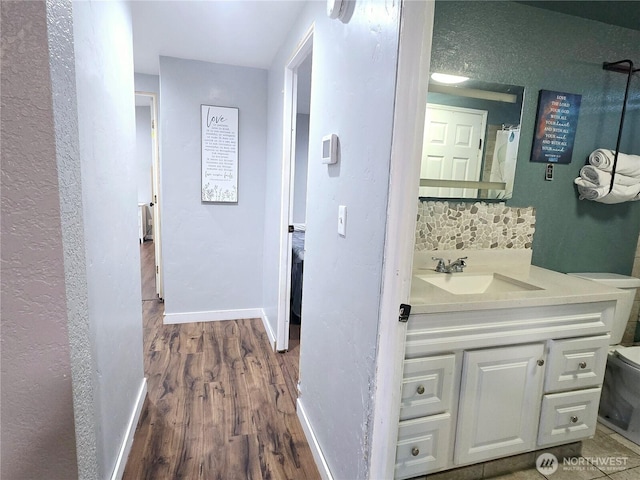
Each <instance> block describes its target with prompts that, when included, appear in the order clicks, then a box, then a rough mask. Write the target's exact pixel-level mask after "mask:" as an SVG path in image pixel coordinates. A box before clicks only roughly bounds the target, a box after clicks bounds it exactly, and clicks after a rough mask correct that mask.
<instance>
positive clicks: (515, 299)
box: [410, 264, 622, 314]
mask: <svg viewBox="0 0 640 480" xmlns="http://www.w3.org/2000/svg"><path fill="white" fill-rule="evenodd" d="M488 273H498V274H501V275H504V276H506V277H509V278H512V279H514V280H517V281H520V282H524V283H526V284H529V285H532V286H534V287H537V288H539V290H524V291H514V292H495V293H480V294H464V295H456V294H453V293H449V292H447V291H446V290H443V289H440V288H438V287H436V286H434V285H431V284H430V283H428V282H426V281H424V280H421V279H420V278H418V277H416V275H438V276H442V275H474V274H476V275H477V274H488ZM413 275H414V276H413V278H412V282H411V296H410V303H411V306H412V309H411V314H424V313H443V312H455V311H469V310H489V309H501V308H520V307H537V306H547V305H567V304H574V303H587V302H606V301H616V300H618V298H620V296H621V294H622V291H621V290H618V289H616V288H610V287H607V286H605V285H602V284H599V283H596V282H592V281H589V280H584V279H582V278H577V277H572V276H569V275H565V274H563V273H558V272H554V271H552V270H547V269H544V268H540V267H536V266H533V265H528V264H527V265H525V264H512V265H500V266H497V267H496V266H486V265H469V266H467V267H466V268H465V270H464V272H462V273H450V274H447V273H438V272H436V271H434V270H433V268H430V269H427V268H414V271H413Z"/></svg>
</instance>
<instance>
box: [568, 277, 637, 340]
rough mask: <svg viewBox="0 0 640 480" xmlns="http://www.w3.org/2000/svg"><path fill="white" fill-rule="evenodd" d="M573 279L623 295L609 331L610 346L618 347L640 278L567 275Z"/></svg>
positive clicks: (617, 305)
mask: <svg viewBox="0 0 640 480" xmlns="http://www.w3.org/2000/svg"><path fill="white" fill-rule="evenodd" d="M568 275H572V276H574V277H580V278H584V279H586V280H592V281H594V282H598V283H602V284H603V285H607V286H609V287H614V288H619V289H620V290H623V291H624V292H625V293H624V295H623V296H622V297H621V299H620V300H619V301H618V303H617V304H616V313H615V317H614V320H613V328H612V331H611V345H618V344H619V343H620V342H621V341H622V336H623V335H624V330H625V328H626V327H627V322H628V321H629V315H631V309H632V308H633V300H634V299H635V297H636V290H637V289H638V288H640V278H635V277H629V276H627V275H619V274H617V273H582V272H581V273H569V274H568Z"/></svg>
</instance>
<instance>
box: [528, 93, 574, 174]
mask: <svg viewBox="0 0 640 480" xmlns="http://www.w3.org/2000/svg"><path fill="white" fill-rule="evenodd" d="M581 100H582V95H576V94H571V93H561V92H552V91H549V90H540V97H539V98H538V116H537V118H536V131H535V137H534V139H533V149H532V150H531V161H532V162H544V163H571V156H572V155H573V143H574V142H575V138H576V130H577V128H578V116H579V114H580V101H581Z"/></svg>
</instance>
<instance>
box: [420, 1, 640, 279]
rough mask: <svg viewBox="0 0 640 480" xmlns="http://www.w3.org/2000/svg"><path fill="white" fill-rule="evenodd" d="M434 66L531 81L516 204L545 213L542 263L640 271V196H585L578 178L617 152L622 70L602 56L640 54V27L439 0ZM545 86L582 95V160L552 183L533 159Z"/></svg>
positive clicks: (635, 104)
mask: <svg viewBox="0 0 640 480" xmlns="http://www.w3.org/2000/svg"><path fill="white" fill-rule="evenodd" d="M434 28H435V32H434V40H433V52H432V65H431V68H432V70H433V71H448V72H451V73H464V74H467V75H468V76H470V77H472V78H477V79H480V80H485V81H495V82H502V83H510V84H515V85H523V86H524V87H525V102H524V113H523V121H522V130H521V132H522V133H521V137H520V138H521V140H520V142H521V143H520V153H519V155H518V168H517V172H516V178H515V188H514V195H513V198H512V200H509V201H508V202H507V204H508V205H510V206H533V207H535V209H536V236H535V240H534V244H533V263H534V264H536V265H540V266H542V267H547V268H551V269H554V270H559V271H562V272H571V271H574V272H575V271H611V272H616V273H622V274H629V273H630V272H631V268H632V264H633V258H634V255H635V249H636V241H637V238H638V232H639V231H640V202H635V203H634V204H631V203H625V204H619V205H603V204H599V203H596V202H589V201H585V200H583V201H578V197H577V194H576V191H575V187H574V185H573V179H574V178H575V177H577V176H578V171H579V170H580V167H581V166H582V165H584V162H585V159H586V157H587V155H588V154H589V153H590V152H591V151H593V150H594V149H595V148H599V147H605V148H615V141H616V137H617V131H618V125H619V120H620V117H619V115H620V110H621V107H622V96H623V93H624V82H625V80H626V78H625V77H624V76H623V75H620V74H615V73H610V72H605V71H603V70H602V62H604V61H615V60H621V59H623V58H632V59H635V58H637V55H638V44H640V32H638V31H635V30H629V29H624V28H618V27H614V26H611V25H605V24H603V23H599V22H595V21H591V20H585V19H581V18H577V17H571V16H568V15H563V14H558V13H554V12H550V11H547V10H542V9H538V8H534V7H529V6H525V5H521V4H518V3H515V2H455V1H452V2H449V1H443V2H437V3H436V22H435V26H434ZM632 83H633V85H632V89H631V92H632V95H631V103H630V109H629V112H628V117H627V123H626V129H625V141H624V143H623V147H622V150H623V151H625V152H628V153H636V154H640V136H639V135H635V134H634V132H637V131H638V128H639V125H640V103H639V100H640V77H638V76H637V75H636V76H635V78H634V80H633V82H632ZM540 89H546V90H555V91H560V92H568V93H577V94H581V95H582V106H581V110H580V118H579V122H578V129H577V134H576V141H575V147H574V154H573V161H572V163H571V164H569V165H557V166H556V168H555V178H554V180H553V181H551V182H547V181H545V180H544V170H545V164H542V163H531V162H529V157H530V152H531V145H532V139H533V129H534V122H535V116H536V107H537V97H538V91H539V90H540Z"/></svg>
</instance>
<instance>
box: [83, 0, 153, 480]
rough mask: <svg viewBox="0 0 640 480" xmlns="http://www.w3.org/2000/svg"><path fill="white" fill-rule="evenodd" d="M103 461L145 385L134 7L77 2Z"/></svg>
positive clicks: (109, 458)
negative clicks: (138, 228) (132, 18)
mask: <svg viewBox="0 0 640 480" xmlns="http://www.w3.org/2000/svg"><path fill="white" fill-rule="evenodd" d="M73 33H74V49H75V59H76V61H75V68H76V86H77V103H78V110H77V111H78V128H79V130H78V132H79V147H80V161H81V170H82V209H83V214H84V235H85V251H86V265H87V270H86V272H87V288H88V291H87V293H88V295H87V298H88V317H89V336H90V338H89V340H90V348H91V363H90V366H91V375H92V386H93V398H94V418H93V419H92V420H93V422H94V424H95V427H96V436H97V441H96V448H97V469H98V475H99V477H100V478H106V477H108V476H110V475H111V473H112V470H113V469H114V466H115V462H116V459H117V456H118V453H119V449H120V446H121V445H122V443H123V441H124V440H125V435H126V433H127V430H126V429H127V424H128V422H129V420H130V418H131V415H132V413H133V412H134V411H135V408H136V406H138V405H137V404H136V401H137V400H138V395H139V393H140V389H141V387H142V385H143V384H144V383H143V381H144V378H143V376H144V372H143V365H142V299H141V293H140V250H139V245H138V240H137V238H138V237H137V205H136V204H137V177H136V170H135V158H136V155H135V154H136V151H135V148H136V144H135V110H134V83H133V49H132V31H131V15H130V11H129V5H128V4H127V3H125V2H100V1H94V2H75V3H74V4H73Z"/></svg>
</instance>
